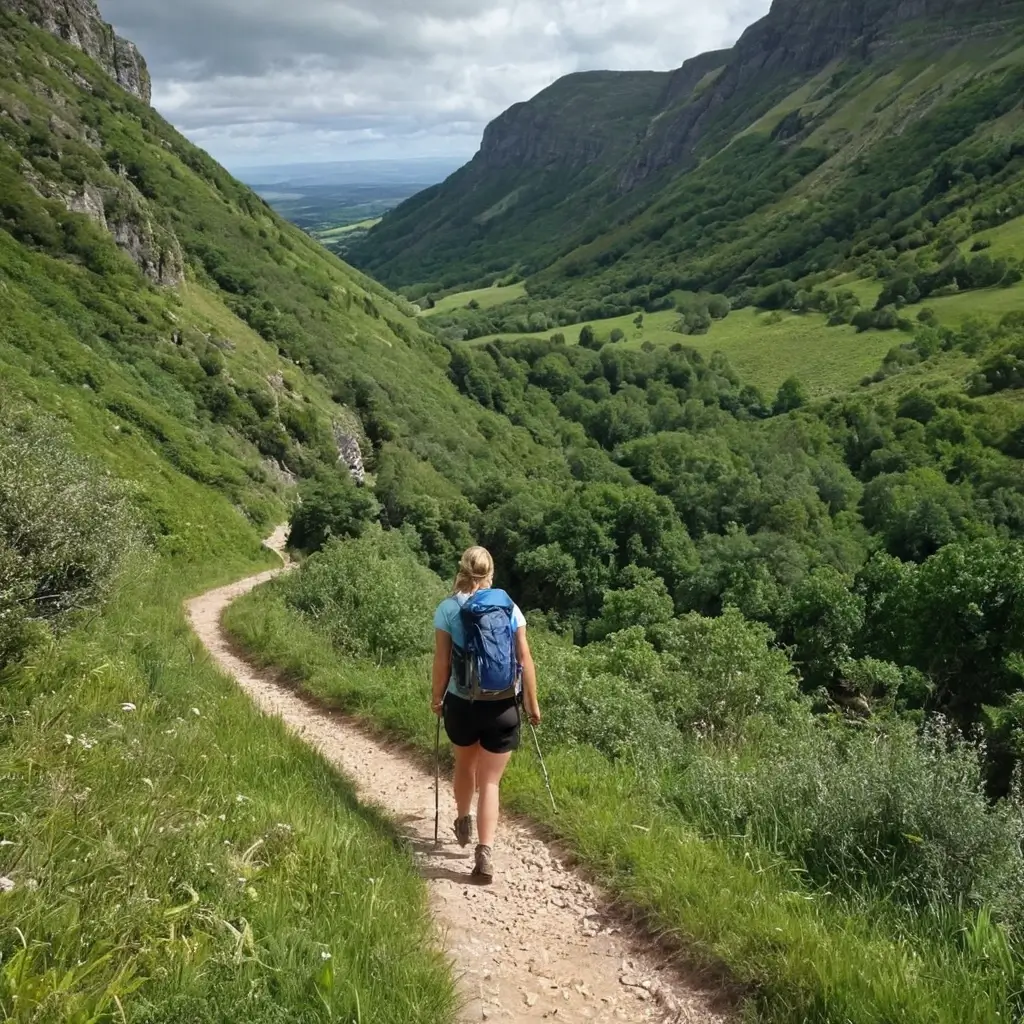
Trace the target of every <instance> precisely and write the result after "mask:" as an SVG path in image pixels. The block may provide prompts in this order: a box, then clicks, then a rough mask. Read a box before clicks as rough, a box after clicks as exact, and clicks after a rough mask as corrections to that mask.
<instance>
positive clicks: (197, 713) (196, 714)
mask: <svg viewBox="0 0 1024 1024" xmlns="http://www.w3.org/2000/svg"><path fill="white" fill-rule="evenodd" d="M192 714H193V715H195V716H196V718H199V717H200V715H202V712H201V711H200V710H199V708H193V709H192Z"/></svg>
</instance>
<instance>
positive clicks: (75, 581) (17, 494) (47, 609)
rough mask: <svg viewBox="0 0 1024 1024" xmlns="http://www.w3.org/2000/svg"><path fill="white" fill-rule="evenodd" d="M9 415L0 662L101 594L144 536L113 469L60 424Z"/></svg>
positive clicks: (0, 553)
mask: <svg viewBox="0 0 1024 1024" xmlns="http://www.w3.org/2000/svg"><path fill="white" fill-rule="evenodd" d="M4 415H5V410H4V409H3V408H2V407H0V416H4ZM5 418H6V419H7V422H6V423H4V422H0V667H3V666H4V665H5V664H8V663H10V662H12V661H14V660H15V659H17V658H18V657H20V656H21V655H23V654H24V653H25V652H26V651H27V650H28V648H29V647H30V646H31V644H32V643H33V641H36V640H39V639H41V638H43V637H45V636H46V635H47V633H49V632H50V631H52V630H55V629H59V628H60V627H61V625H62V624H63V623H64V622H65V621H66V620H67V619H68V618H69V617H70V616H71V615H72V613H74V612H77V611H81V610H83V609H86V608H92V607H94V606H95V605H97V604H98V603H99V602H101V601H102V600H103V599H104V597H106V596H107V594H108V593H109V591H110V589H111V588H112V587H113V586H114V583H115V581H116V579H117V576H118V573H119V570H120V569H121V567H122V565H123V564H124V562H125V559H126V557H127V556H128V555H129V554H130V553H131V552H132V551H133V550H135V549H136V548H137V546H138V542H139V539H140V538H139V532H138V528H137V524H136V518H135V514H134V510H133V509H132V507H131V505H130V502H129V499H128V495H127V491H126V489H125V488H124V486H123V485H122V484H120V483H119V482H118V481H115V480H114V479H113V478H112V477H111V476H110V474H109V472H108V471H106V470H104V469H103V468H102V467H100V466H98V465H95V464H94V463H92V462H90V461H88V460H86V459H84V458H81V457H80V456H78V455H76V454H75V453H74V452H73V451H72V449H71V446H70V443H69V442H68V440H67V438H65V437H64V436H63V435H62V434H61V433H60V431H59V430H58V429H57V427H56V426H55V425H54V424H52V423H49V422H46V421H42V420H32V419H30V418H28V417H27V416H25V415H23V414H19V415H17V416H15V415H13V414H8V415H6V416H5Z"/></svg>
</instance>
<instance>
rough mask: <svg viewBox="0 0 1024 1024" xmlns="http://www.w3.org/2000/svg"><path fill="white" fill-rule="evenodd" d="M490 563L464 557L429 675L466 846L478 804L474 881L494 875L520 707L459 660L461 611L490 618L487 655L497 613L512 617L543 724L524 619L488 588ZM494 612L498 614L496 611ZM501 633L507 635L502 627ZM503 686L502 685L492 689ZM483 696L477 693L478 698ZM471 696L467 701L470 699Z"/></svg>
mask: <svg viewBox="0 0 1024 1024" xmlns="http://www.w3.org/2000/svg"><path fill="white" fill-rule="evenodd" d="M493 582H494V559H493V558H492V557H491V554H490V552H489V551H487V550H486V549H485V548H481V547H474V548H470V549H469V550H468V551H466V553H465V554H464V555H463V556H462V561H461V562H460V563H459V572H458V575H457V576H456V577H455V586H454V589H453V593H452V595H451V597H448V598H445V600H444V601H442V602H441V604H440V605H439V606H438V609H437V612H436V613H435V615H434V672H433V684H434V685H433V694H432V697H431V707H432V709H433V711H434V713H435V714H436V715H439V716H441V717H442V718H443V721H444V728H445V732H446V733H447V734H448V738H449V739H450V740H451V742H452V746H453V747H454V750H455V802H456V804H457V805H458V817H457V818H456V820H455V837H456V839H458V841H459V845H460V846H468V845H469V843H470V841H471V838H472V830H473V814H472V809H473V796H474V794H475V793H479V799H478V800H477V847H476V864H475V867H474V868H473V877H474V878H479V879H481V880H483V881H485V882H489V881H490V880H491V879H492V878H493V876H494V869H493V866H492V862H491V856H492V850H493V848H494V835H495V832H496V830H497V827H498V790H499V787H500V785H501V777H502V775H503V774H504V772H505V768H506V767H507V766H508V762H509V760H510V759H511V757H512V752H513V751H514V750H517V749H518V748H519V732H520V724H521V719H520V711H519V707H520V702H519V693H517V692H516V689H518V686H517V685H516V684H514V686H515V689H513V690H512V691H509V690H507V689H504V690H499V689H493V690H492V691H491V692H486V691H483V693H482V690H481V688H482V687H484V686H485V685H486V681H485V682H482V681H481V680H480V679H476V680H475V681H474V680H472V679H470V678H469V673H468V672H467V666H466V663H465V660H464V658H463V652H464V651H465V649H466V630H465V625H464V622H463V614H462V610H463V608H464V607H465V606H466V604H467V603H469V601H470V599H471V598H474V597H476V598H477V600H476V601H474V602H473V604H472V605H470V608H471V609H472V608H475V607H478V606H481V605H482V606H483V612H484V613H485V614H486V613H487V612H488V611H490V613H491V614H490V615H489V616H488V624H487V625H485V626H484V628H485V629H494V630H495V633H494V634H493V635H494V636H495V637H496V638H497V640H498V646H497V647H496V648H493V647H492V646H491V645H488V654H489V655H490V654H492V653H493V650H499V651H500V641H501V638H502V635H503V631H502V626H503V620H502V618H501V614H505V615H507V616H510V617H511V637H512V641H511V643H512V645H513V646H514V651H515V661H516V662H517V663H518V666H519V669H520V670H521V673H522V690H521V695H522V701H523V705H524V706H525V710H526V714H527V716H528V717H529V719H530V721H531V722H532V723H533V725H534V726H537V725H540V719H541V716H540V705H539V704H538V703H537V674H536V669H535V668H534V664H533V656H532V655H531V653H530V645H529V643H528V642H527V639H526V618H525V616H524V615H523V613H522V612H521V611H520V610H519V608H518V606H517V605H515V604H514V603H513V602H512V600H511V599H510V598H509V597H508V595H507V594H505V593H504V591H500V590H492V589H491V587H492V585H493ZM495 609H499V612H498V617H497V618H495V617H494V610H495ZM504 635H505V636H508V635H509V634H508V633H507V627H506V628H505V631H504ZM493 685H494V686H495V687H498V686H503V685H504V683H503V682H499V683H497V684H493ZM481 693H482V695H481ZM471 698H472V699H471Z"/></svg>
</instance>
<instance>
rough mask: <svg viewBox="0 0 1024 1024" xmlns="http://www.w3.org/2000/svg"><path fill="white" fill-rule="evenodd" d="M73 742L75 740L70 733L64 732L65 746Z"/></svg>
mask: <svg viewBox="0 0 1024 1024" xmlns="http://www.w3.org/2000/svg"><path fill="white" fill-rule="evenodd" d="M74 742H75V737H74V736H72V735H71V733H68V732H66V733H64V743H65V745H66V746H69V747H70V746H71V744H72V743H74Z"/></svg>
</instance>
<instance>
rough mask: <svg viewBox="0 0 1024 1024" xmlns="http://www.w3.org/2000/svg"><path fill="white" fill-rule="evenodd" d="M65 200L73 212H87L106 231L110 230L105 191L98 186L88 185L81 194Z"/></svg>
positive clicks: (86, 214)
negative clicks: (105, 206) (104, 199)
mask: <svg viewBox="0 0 1024 1024" xmlns="http://www.w3.org/2000/svg"><path fill="white" fill-rule="evenodd" d="M65 202H66V203H67V207H68V209H69V210H71V212H72V213H82V214H85V216H86V217H88V218H89V219H90V220H93V221H95V222H96V223H97V224H99V226H100V227H101V228H103V230H104V231H108V230H109V227H108V226H107V215H106V209H105V208H104V204H103V193H102V192H100V190H99V189H98V188H94V187H93V186H92V185H86V186H85V188H84V189H83V191H82V193H81V194H80V195H73V196H69V197H67V198H66V199H65Z"/></svg>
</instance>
